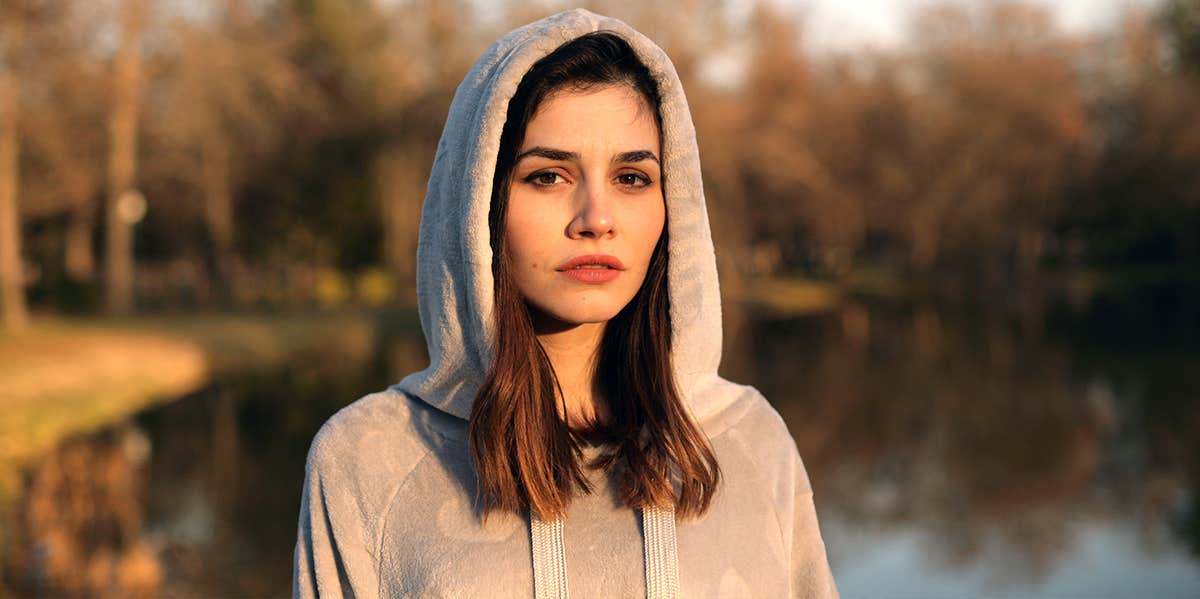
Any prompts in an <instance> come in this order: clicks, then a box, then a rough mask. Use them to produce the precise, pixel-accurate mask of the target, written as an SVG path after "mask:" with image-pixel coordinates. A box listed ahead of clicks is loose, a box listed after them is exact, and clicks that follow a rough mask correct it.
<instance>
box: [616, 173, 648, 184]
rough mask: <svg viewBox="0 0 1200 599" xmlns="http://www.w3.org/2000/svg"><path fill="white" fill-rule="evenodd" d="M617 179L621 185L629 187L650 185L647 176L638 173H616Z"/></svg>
mask: <svg viewBox="0 0 1200 599" xmlns="http://www.w3.org/2000/svg"><path fill="white" fill-rule="evenodd" d="M617 181H618V182H620V183H621V185H627V186H629V187H646V186H648V185H650V178H649V177H646V176H643V175H639V174H637V173H622V174H620V175H617Z"/></svg>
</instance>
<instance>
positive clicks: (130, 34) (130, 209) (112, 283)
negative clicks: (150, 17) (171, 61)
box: [105, 0, 146, 314]
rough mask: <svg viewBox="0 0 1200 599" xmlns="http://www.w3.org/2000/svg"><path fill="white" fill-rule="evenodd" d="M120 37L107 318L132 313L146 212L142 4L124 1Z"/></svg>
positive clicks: (112, 127) (112, 119)
mask: <svg viewBox="0 0 1200 599" xmlns="http://www.w3.org/2000/svg"><path fill="white" fill-rule="evenodd" d="M121 11H122V12H121V34H120V36H121V38H120V45H119V46H118V48H117V54H116V56H114V57H113V65H112V81H113V86H112V104H111V107H110V113H109V121H108V132H109V161H108V201H107V211H106V215H105V223H106V229H107V237H106V241H107V246H106V249H107V253H106V254H105V261H106V273H105V274H106V275H107V281H106V283H107V289H106V291H107V300H108V303H107V306H108V311H109V313H111V314H128V313H130V312H132V311H133V308H134V303H133V302H134V297H133V270H134V261H133V260H134V257H133V225H134V223H135V222H136V221H137V220H138V219H139V218H140V214H138V212H139V211H140V210H142V209H144V201H145V200H144V199H142V198H141V196H140V194H139V193H138V192H137V189H136V185H137V181H136V177H137V147H138V118H139V116H140V114H141V107H142V55H141V54H142V29H143V27H144V26H145V22H146V3H145V0H123V2H122V5H121Z"/></svg>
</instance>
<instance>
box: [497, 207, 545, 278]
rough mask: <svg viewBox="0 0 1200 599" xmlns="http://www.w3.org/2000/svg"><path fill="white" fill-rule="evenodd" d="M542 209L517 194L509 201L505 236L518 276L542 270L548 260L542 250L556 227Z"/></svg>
mask: <svg viewBox="0 0 1200 599" xmlns="http://www.w3.org/2000/svg"><path fill="white" fill-rule="evenodd" d="M545 212H546V211H544V210H536V209H535V207H534V206H532V205H530V203H529V202H525V201H522V200H521V198H519V197H513V198H511V199H510V201H509V208H508V214H507V215H506V217H505V220H506V222H505V226H504V236H505V243H506V244H507V245H508V249H509V253H510V255H511V256H512V259H513V266H514V267H516V271H517V274H518V276H520V274H521V273H525V272H528V271H529V270H531V269H532V270H541V269H542V267H543V266H544V262H545V261H546V260H547V258H546V255H545V251H546V249H547V247H548V246H549V244H550V242H551V240H552V239H553V231H554V228H555V227H554V225H553V223H552V221H551V220H550V219H549V218H547V215H546V214H545Z"/></svg>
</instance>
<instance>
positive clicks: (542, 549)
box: [529, 507, 679, 599]
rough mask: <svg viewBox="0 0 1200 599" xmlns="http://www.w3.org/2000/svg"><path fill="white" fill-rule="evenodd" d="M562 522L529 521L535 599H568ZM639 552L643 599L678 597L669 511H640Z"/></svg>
mask: <svg viewBox="0 0 1200 599" xmlns="http://www.w3.org/2000/svg"><path fill="white" fill-rule="evenodd" d="M562 530H563V525H562V519H561V518H556V519H554V520H552V521H550V522H547V521H545V520H542V519H541V518H538V517H537V516H536V515H530V517H529V534H530V539H531V541H532V545H533V594H534V597H536V599H568V598H569V597H570V593H569V592H568V591H567V551H566V547H565V546H564V545H563V536H562ZM642 542H643V545H642V548H643V551H644V554H643V559H644V560H645V563H646V597H647V599H677V598H678V597H679V554H678V552H677V545H676V541H675V509H674V508H673V507H645V508H642Z"/></svg>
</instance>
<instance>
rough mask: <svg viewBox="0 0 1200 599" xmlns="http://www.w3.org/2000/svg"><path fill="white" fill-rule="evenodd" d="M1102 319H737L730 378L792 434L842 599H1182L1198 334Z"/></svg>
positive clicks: (1171, 314)
mask: <svg viewBox="0 0 1200 599" xmlns="http://www.w3.org/2000/svg"><path fill="white" fill-rule="evenodd" d="M1178 299H1179V298H1177V300H1178ZM1195 300H1196V296H1195V295H1194V291H1193V295H1191V296H1190V297H1185V298H1183V299H1182V301H1174V302H1170V303H1168V304H1167V305H1171V306H1175V307H1176V309H1177V310H1178V311H1182V310H1184V309H1186V308H1187V306H1197V305H1200V302H1197V301H1195ZM1130 301H1133V302H1135V303H1145V302H1147V301H1149V300H1146V299H1145V298H1131V300H1130ZM1151 303H1153V302H1151ZM1103 305H1104V304H1103V303H1101V308H1100V309H1099V310H1097V309H1089V310H1083V311H1072V310H1070V308H1069V307H1064V306H1056V305H1054V304H1052V303H1048V304H1046V305H1045V306H1044V307H1043V309H1045V310H1046V311H1047V314H1049V316H1047V317H1046V318H1045V319H1044V321H1043V322H1042V324H1040V325H1035V326H1030V323H1029V318H1028V314H1027V313H1021V312H1020V311H1015V312H1014V313H1012V314H1003V313H1002V314H986V313H962V312H955V311H953V310H951V309H950V308H946V307H937V306H934V305H928V304H926V305H893V306H871V307H870V308H869V309H868V308H865V307H863V306H860V305H855V304H850V305H848V306H846V307H844V308H843V309H841V310H840V311H839V312H838V313H836V314H832V315H827V316H825V317H820V318H810V319H794V318H786V317H782V318H781V317H772V316H770V315H765V314H764V315H758V316H756V317H752V318H750V319H749V321H750V322H752V323H753V326H752V327H751V328H750V329H749V330H748V331H747V333H746V334H745V335H744V336H742V337H740V338H739V339H736V340H734V341H733V342H732V343H731V346H732V347H733V348H734V350H733V351H737V352H743V354H744V355H750V356H754V360H752V361H743V362H742V363H741V364H742V369H741V371H740V372H730V373H729V374H730V376H731V377H734V378H742V379H746V380H754V381H756V382H757V384H759V385H760V388H762V389H763V391H764V393H766V394H767V396H768V397H770V398H772V399H773V401H775V403H776V405H777V406H778V407H779V409H780V411H781V413H783V415H784V417H785V419H786V420H787V421H788V423H789V426H790V427H791V429H792V431H793V433H794V434H795V436H796V439H797V443H798V444H799V446H800V449H801V453H802V455H804V456H805V461H806V465H807V466H808V468H809V470H810V473H811V474H812V476H813V478H814V485H815V488H816V489H818V495H819V498H818V502H817V504H818V508H819V509H820V511H821V516H822V519H823V522H825V521H828V522H829V525H828V527H829V530H828V531H826V533H825V534H826V540H827V543H828V544H829V545H830V551H831V560H832V561H833V562H834V564H833V565H834V570H835V574H836V575H838V580H839V583H840V584H841V585H842V587H843V591H844V593H845V594H847V595H849V596H860V595H871V596H881V595H882V596H919V597H940V596H962V595H964V594H966V595H974V596H978V595H980V594H988V595H995V594H1002V593H1006V592H1013V593H1016V594H1019V595H1024V596H1028V595H1030V594H1032V595H1033V596H1046V595H1049V594H1054V593H1057V594H1060V595H1061V594H1063V593H1067V594H1071V595H1077V596H1089V597H1100V596H1113V597H1115V596H1122V595H1121V594H1120V593H1115V594H1114V590H1113V589H1114V588H1118V587H1114V586H1113V585H1111V584H1108V583H1106V582H1104V581H1105V580H1106V579H1107V578H1106V577H1113V576H1117V577H1121V576H1124V577H1125V579H1126V580H1135V579H1137V580H1142V579H1144V578H1145V576H1144V573H1145V572H1160V577H1159V578H1157V579H1156V580H1155V581H1154V584H1152V585H1150V586H1144V587H1141V591H1140V592H1139V593H1138V594H1139V595H1141V596H1180V597H1189V596H1195V591H1194V590H1193V589H1195V588H1200V568H1198V567H1197V565H1196V561H1195V557H1196V554H1197V548H1198V547H1200V544H1198V543H1197V534H1196V530H1197V525H1196V508H1197V485H1196V481H1197V474H1198V472H1197V466H1198V465H1200V459H1198V458H1200V451H1197V450H1198V449H1200V443H1198V442H1197V441H1198V438H1197V434H1198V432H1200V427H1198V426H1197V424H1200V410H1198V406H1200V402H1197V401H1196V400H1197V399H1198V398H1200V394H1198V393H1197V390H1198V389H1200V369H1197V366H1200V347H1198V346H1197V342H1196V339H1197V338H1196V336H1195V335H1194V334H1195V332H1196V329H1195V327H1194V322H1195V319H1194V318H1190V322H1191V323H1192V326H1193V328H1192V330H1191V331H1190V332H1189V331H1179V330H1170V331H1169V333H1167V331H1168V330H1169V327H1167V326H1166V324H1165V322H1164V321H1166V322H1171V323H1187V322H1189V318H1187V317H1184V316H1183V315H1182V314H1180V313H1179V312H1178V311H1164V310H1162V309H1159V310H1153V311H1148V312H1145V313H1142V312H1136V311H1134V312H1127V313H1125V314H1124V316H1126V317H1127V318H1128V317H1134V316H1137V317H1139V318H1141V319H1142V321H1143V322H1141V323H1130V322H1127V321H1126V322H1112V321H1110V320H1108V319H1107V317H1109V316H1111V314H1112V312H1111V311H1110V310H1107V309H1104V308H1103ZM1159 305H1163V304H1161V303H1160V304H1159ZM1113 329H1115V330H1117V331H1120V332H1121V334H1120V335H1119V336H1113V337H1105V335H1104V334H1103V331H1105V330H1113ZM1134 347H1136V348H1137V350H1136V351H1134ZM856 538H860V539H861V538H867V539H872V541H871V542H867V543H866V544H865V545H864V544H862V543H856V542H855V541H854V539H856ZM1105 547H1107V549H1104V548H1105ZM1133 547H1136V548H1138V551H1131V550H1129V549H1130V548H1133ZM1097 551H1099V553H1098V554H1097ZM1122 551H1123V552H1124V553H1122ZM1125 554H1129V555H1131V556H1135V557H1132V558H1131V557H1129V556H1125ZM1116 555H1122V556H1125V557H1123V559H1119V560H1118V559H1112V558H1113V556H1116ZM918 556H919V557H918ZM1088 556H1093V558H1088ZM917 562H920V563H921V567H920V568H919V569H910V573H909V575H906V576H902V577H901V578H900V579H893V580H892V582H889V583H888V585H886V586H885V587H882V588H881V587H880V586H879V580H880V578H879V577H880V576H882V575H884V573H885V572H887V571H888V567H895V566H896V565H898V564H900V563H908V564H915V563H917ZM872 563H874V564H875V566H870V565H869V564H872ZM881 564H882V565H881ZM885 565H886V566H887V567H885ZM1165 565H1169V566H1170V567H1166V566H1165ZM914 572H919V573H920V574H919V576H918V575H914V574H913V573H914ZM1147 593H1149V594H1147ZM1155 593H1157V594H1155Z"/></svg>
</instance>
